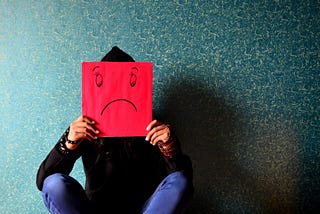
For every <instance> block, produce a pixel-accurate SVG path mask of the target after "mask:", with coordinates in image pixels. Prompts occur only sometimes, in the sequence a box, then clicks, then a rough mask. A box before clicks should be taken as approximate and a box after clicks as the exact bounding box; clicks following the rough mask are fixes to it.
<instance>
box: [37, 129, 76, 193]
mask: <svg viewBox="0 0 320 214" xmlns="http://www.w3.org/2000/svg"><path fill="white" fill-rule="evenodd" d="M68 132H69V128H68V129H67V130H66V131H65V132H64V133H63V135H62V136H61V138H60V139H59V141H58V142H57V144H56V145H55V146H54V147H53V149H52V150H51V151H50V152H49V154H48V155H47V157H46V158H45V159H44V161H43V162H42V163H41V165H40V167H39V169H38V173H37V178H36V184H37V187H38V189H39V190H40V191H41V190H42V187H43V182H44V180H45V178H46V177H48V176H49V175H52V174H54V173H63V174H69V173H70V172H71V170H72V168H73V166H74V163H75V162H76V160H77V159H78V158H79V157H80V156H81V149H80V148H79V147H80V146H79V147H78V148H77V149H76V150H74V151H71V150H68V149H67V148H66V146H65V143H66V139H67V137H66V136H67V135H68Z"/></svg>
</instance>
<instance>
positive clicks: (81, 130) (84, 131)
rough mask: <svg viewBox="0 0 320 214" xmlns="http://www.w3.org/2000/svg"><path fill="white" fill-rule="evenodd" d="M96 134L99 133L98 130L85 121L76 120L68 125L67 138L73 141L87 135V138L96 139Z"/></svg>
mask: <svg viewBox="0 0 320 214" xmlns="http://www.w3.org/2000/svg"><path fill="white" fill-rule="evenodd" d="M97 134H99V130H97V129H96V128H95V127H93V126H92V125H90V124H88V123H86V122H77V123H75V124H73V125H72V126H71V127H70V132H69V135H68V139H69V140H72V141H75V140H79V139H83V138H86V137H87V136H89V139H96V136H97Z"/></svg>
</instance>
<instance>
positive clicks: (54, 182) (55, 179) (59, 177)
mask: <svg viewBox="0 0 320 214" xmlns="http://www.w3.org/2000/svg"><path fill="white" fill-rule="evenodd" d="M66 181H67V175H64V174H61V173H55V174H52V175H50V176H48V177H47V178H46V179H45V180H44V182H43V188H42V193H43V194H49V195H58V194H64V191H65V190H66V186H67V182H66Z"/></svg>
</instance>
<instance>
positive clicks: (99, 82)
mask: <svg viewBox="0 0 320 214" xmlns="http://www.w3.org/2000/svg"><path fill="white" fill-rule="evenodd" d="M98 68H100V66H96V67H94V68H93V69H92V71H93V72H94V73H95V76H96V85H97V86H98V87H99V88H100V87H101V86H102V84H103V77H102V74H100V73H99V72H98V71H95V70H96V69H98Z"/></svg>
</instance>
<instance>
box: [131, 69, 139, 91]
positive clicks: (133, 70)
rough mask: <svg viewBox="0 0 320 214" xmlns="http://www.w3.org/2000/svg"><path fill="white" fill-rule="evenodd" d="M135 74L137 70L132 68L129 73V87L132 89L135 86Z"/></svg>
mask: <svg viewBox="0 0 320 214" xmlns="http://www.w3.org/2000/svg"><path fill="white" fill-rule="evenodd" d="M137 73H138V68H137V67H132V68H131V73H130V86H131V87H134V86H135V85H136V84H137Z"/></svg>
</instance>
